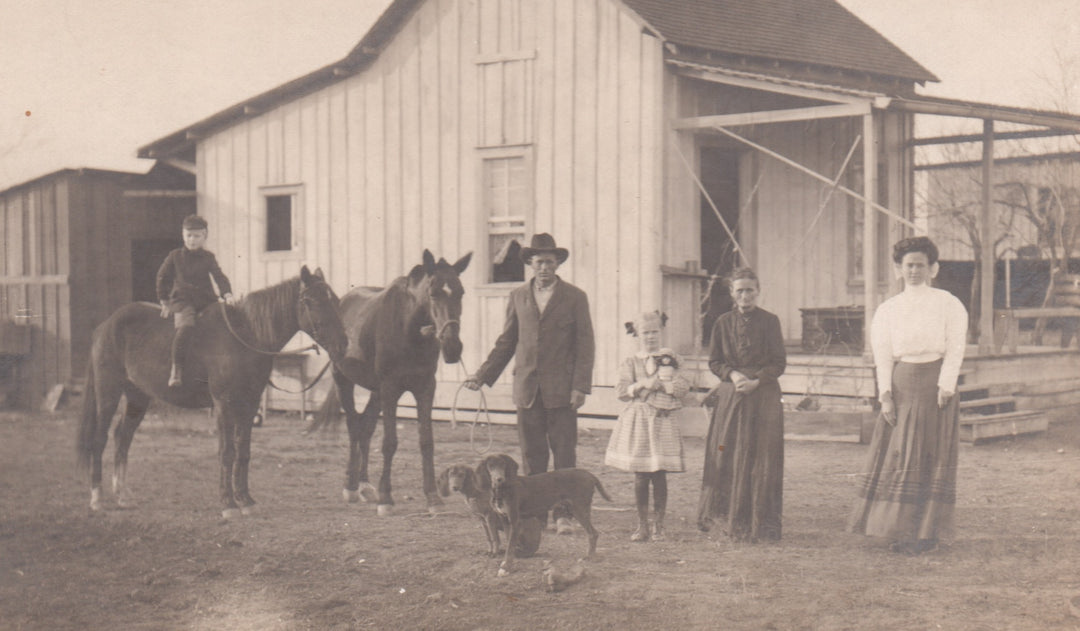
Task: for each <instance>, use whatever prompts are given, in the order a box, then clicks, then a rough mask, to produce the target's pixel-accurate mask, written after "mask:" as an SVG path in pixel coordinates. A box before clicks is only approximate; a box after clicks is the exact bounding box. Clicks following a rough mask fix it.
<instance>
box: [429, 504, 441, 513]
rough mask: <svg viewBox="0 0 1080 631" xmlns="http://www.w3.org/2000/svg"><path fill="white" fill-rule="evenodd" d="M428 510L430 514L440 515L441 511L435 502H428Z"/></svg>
mask: <svg viewBox="0 0 1080 631" xmlns="http://www.w3.org/2000/svg"><path fill="white" fill-rule="evenodd" d="M440 503H441V502H440ZM427 512H428V515H438V514H439V512H440V508H439V507H438V506H436V505H434V504H428V507H427Z"/></svg>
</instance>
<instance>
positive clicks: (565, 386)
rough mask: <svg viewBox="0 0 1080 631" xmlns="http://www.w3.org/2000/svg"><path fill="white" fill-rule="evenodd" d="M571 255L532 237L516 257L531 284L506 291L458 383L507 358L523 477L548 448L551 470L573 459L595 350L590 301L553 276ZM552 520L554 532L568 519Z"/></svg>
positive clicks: (535, 469) (546, 238)
mask: <svg viewBox="0 0 1080 631" xmlns="http://www.w3.org/2000/svg"><path fill="white" fill-rule="evenodd" d="M569 256H570V253H569V252H568V251H567V250H566V248H560V247H557V246H556V245H555V239H554V238H553V237H552V236H551V235H550V234H547V233H541V234H537V235H534V236H533V238H532V241H531V243H530V245H529V247H526V248H522V250H521V260H522V261H523V262H524V263H525V265H526V266H527V267H530V268H532V270H533V278H532V280H531V281H529V282H527V283H525V284H524V285H522V286H520V287H518V288H517V289H515V290H514V291H512V292H511V293H510V302H509V304H508V305H507V309H506V325H505V326H504V327H503V332H502V334H501V335H499V339H498V340H496V341H495V348H493V349H491V353H489V354H488V358H487V361H485V362H484V364H483V365H482V366H480V369H479V370H477V371H476V374H474V375H471V376H470V377H469V378H468V379H466V381H465V387H467V388H469V389H470V390H478V389H479V388H480V386H481V384H487V385H489V386H490V385H491V384H493V383H495V380H496V379H498V378H499V375H500V374H502V371H503V369H504V368H506V365H507V364H508V363H509V362H510V358H511V357H516V358H517V359H516V362H515V368H514V405H515V406H516V407H517V417H518V423H517V426H518V440H519V442H520V444H521V455H522V460H524V463H523V470H524V472H525V474H526V475H533V474H536V473H543V472H545V471H547V469H548V449H549V447H550V451H551V455H552V457H553V460H554V468H555V469H567V468H572V467H574V466H575V465H576V462H577V454H576V452H577V409H578V408H580V407H581V406H582V404H584V403H585V396H586V395H587V394H589V392H590V391H591V390H592V369H593V360H594V355H595V350H596V344H595V342H594V341H593V328H592V319H591V317H590V316H589V300H588V297H586V295H585V292H583V291H582V290H580V289H578V288H577V287H575V286H573V285H571V284H570V283H568V282H566V281H564V280H562V279H560V278H559V277H558V276H557V275H556V274H555V272H556V270H558V269H559V266H560V265H562V264H563V263H564V262H565V261H566V259H567V257H569ZM560 513H561V511H559V510H556V512H555V517H556V520H557V523H558V527H559V531H560V532H564V531H568V530H569V528H570V523H569V519H568V518H566V517H563V516H560Z"/></svg>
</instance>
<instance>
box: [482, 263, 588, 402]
mask: <svg viewBox="0 0 1080 631" xmlns="http://www.w3.org/2000/svg"><path fill="white" fill-rule="evenodd" d="M533 282H534V281H531V280H530V281H529V282H527V283H525V284H524V285H522V286H520V287H518V288H517V289H515V290H514V291H512V292H510V302H509V304H508V305H507V308H506V326H505V327H504V328H503V332H502V334H500V335H499V339H498V340H496V341H495V348H493V349H492V350H491V353H490V354H489V355H488V358H487V361H485V362H484V365H483V366H481V367H480V369H479V370H478V371H477V376H478V377H479V378H480V381H482V382H483V383H486V384H487V385H489V386H490V385H491V384H493V383H495V380H496V379H498V378H499V375H500V374H502V371H503V369H504V368H506V365H507V364H508V363H509V362H510V358H511V357H515V356H516V360H515V364H514V405H516V406H517V407H519V408H527V407H532V406H533V404H534V403H535V401H536V397H537V395H539V396H540V402H541V404H542V405H543V406H544V407H545V408H558V407H567V406H569V405H570V392H571V390H577V391H578V392H581V393H584V394H588V393H589V392H590V391H591V390H592V369H593V361H594V356H595V353H596V343H595V341H594V340H593V328H592V319H591V317H590V316H589V299H588V297H587V296H586V295H585V292H583V291H581V290H580V289H578V288H577V287H574V286H573V285H571V284H570V283H567V282H565V281H563V280H561V279H560V280H559V281H558V282H557V283H556V285H555V289H554V292H553V293H552V296H551V299H550V300H549V301H548V304H547V307H546V308H545V309H544V313H543V314H541V313H540V308H539V306H538V305H537V304H536V297H535V296H534V295H533V287H532V284H533Z"/></svg>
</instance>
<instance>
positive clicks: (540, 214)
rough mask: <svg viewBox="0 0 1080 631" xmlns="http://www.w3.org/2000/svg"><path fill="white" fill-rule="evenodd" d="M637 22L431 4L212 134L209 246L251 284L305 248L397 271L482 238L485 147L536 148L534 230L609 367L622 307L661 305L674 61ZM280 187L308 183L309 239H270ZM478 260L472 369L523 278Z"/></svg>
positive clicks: (538, 4)
mask: <svg viewBox="0 0 1080 631" xmlns="http://www.w3.org/2000/svg"><path fill="white" fill-rule="evenodd" d="M642 26H643V25H642V24H641V23H639V22H638V21H637V20H636V19H635V18H634V17H633V15H632V14H631V13H630V12H629V11H628V10H626V9H625V7H623V6H621V5H620V4H619V3H617V2H610V1H609V0H428V1H427V2H424V3H422V4H421V5H420V6H419V8H418V9H417V10H416V12H415V13H414V14H413V15H412V16H410V17H409V19H408V20H407V21H406V23H405V24H404V26H403V27H402V29H401V30H400V31H399V33H398V34H397V35H396V36H395V37H394V38H393V39H392V40H391V41H390V43H389V44H388V45H387V46H386V48H385V49H384V50H383V51H382V52H381V53H380V55H379V57H378V59H377V60H376V61H374V62H373V64H372V65H371V66H370V67H368V68H366V69H365V70H364V71H363V72H361V73H359V74H358V75H356V76H353V77H350V78H347V79H345V80H343V81H342V82H340V83H338V84H335V85H333V86H329V87H327V88H325V89H323V90H320V91H318V92H315V93H313V94H310V95H308V96H305V97H303V98H300V99H298V100H295V101H292V102H289V103H284V104H282V105H281V106H279V107H277V108H275V109H273V110H271V111H268V112H266V113H265V114H263V115H261V116H257V117H254V118H252V119H250V120H248V121H245V122H243V123H241V124H238V125H236V126H234V127H231V128H229V129H227V130H224V131H222V132H220V133H218V134H216V135H213V136H211V137H209V138H207V139H206V140H204V141H202V142H200V143H199V145H198V158H197V162H198V169H199V172H198V191H199V200H200V202H199V203H200V212H201V213H203V214H205V215H207V217H208V219H209V220H210V223H211V232H210V242H209V243H208V247H209V248H210V249H211V250H213V251H215V252H216V253H217V254H218V257H219V259H220V260H222V261H223V265H225V266H226V267H227V269H226V272H227V273H229V274H231V276H232V279H233V282H234V285H235V286H236V287H237V289H238V290H239V291H241V292H247V291H251V290H252V289H257V288H260V287H264V286H266V285H269V284H272V283H275V282H278V281H280V280H283V279H284V278H286V277H288V276H292V275H295V274H296V273H297V271H298V269H299V266H300V264H302V263H306V264H309V265H313V266H315V265H318V266H321V267H322V268H323V269H324V271H326V272H327V273H328V274H329V278H330V281H331V283H332V285H333V286H334V288H335V289H336V290H337V291H339V292H344V291H346V290H347V289H348V288H349V287H352V286H357V285H384V284H385V283H387V282H389V281H391V280H392V279H393V278H394V277H396V276H399V275H402V274H404V273H407V272H408V270H409V269H410V268H411V267H412V266H413V265H415V264H418V263H419V262H420V260H421V253H422V251H423V250H424V249H425V248H428V249H430V250H431V251H432V252H433V253H434V254H435V255H436V256H437V257H439V256H443V257H446V258H447V259H448V260H450V261H451V262H453V261H455V260H457V258H459V257H460V256H462V255H463V254H465V253H466V252H469V251H477V252H482V251H483V249H484V247H486V245H485V237H484V236H483V233H482V232H481V227H482V226H483V220H484V218H483V217H481V216H480V210H479V209H480V203H479V202H480V198H479V194H480V191H479V184H480V172H479V167H480V155H481V151H482V149H478V148H483V147H502V146H507V145H523V146H527V147H529V148H530V151H531V155H532V160H533V164H534V169H535V170H534V178H535V179H534V186H535V206H534V208H533V210H532V212H533V215H532V219H531V223H530V225H529V226H527V229H528V231H529V232H530V233H533V232H551V233H552V234H553V235H554V236H555V238H556V239H557V240H558V241H559V243H560V244H562V245H565V246H566V247H568V248H570V249H571V256H570V260H569V261H568V262H567V264H566V265H565V266H564V267H563V268H562V269H561V270H560V274H561V275H562V276H563V278H565V279H566V280H568V281H569V282H572V283H574V284H576V285H578V286H580V287H581V288H582V289H584V290H585V291H586V292H587V293H588V295H589V297H590V306H591V308H592V313H593V319H594V325H595V328H596V330H597V338H598V339H597V341H598V353H597V364H596V365H597V369H596V373H595V375H596V380H597V383H601V384H602V383H607V384H611V383H614V380H615V374H616V371H617V362H618V357H619V356H621V355H622V354H624V353H625V352H627V347H628V342H627V340H626V339H625V338H626V336H625V335H624V334H622V333H621V325H620V322H622V321H625V320H628V319H630V318H632V317H633V315H634V314H635V313H636V312H638V311H641V310H643V309H645V308H656V307H658V306H660V305H659V300H660V274H659V271H658V265H659V260H658V254H656V252H657V250H658V248H659V243H660V231H661V229H662V224H661V219H660V212H659V207H660V194H659V189H660V187H661V186H662V177H663V174H662V172H661V164H662V156H660V155H659V150H660V144H661V141H662V138H663V136H662V125H661V115H662V112H661V105H662V99H661V78H662V73H663V65H662V51H661V48H660V44H659V42H658V41H657V40H656V39H655V38H653V37H651V36H649V35H647V34H644V33H643V28H642ZM287 185H295V186H298V187H300V189H301V190H302V193H301V196H302V205H303V209H302V213H303V220H302V223H301V227H300V229H301V234H300V247H299V248H297V251H295V252H293V253H289V254H281V253H273V254H267V253H265V252H264V251H263V247H264V240H265V225H264V223H263V222H264V219H263V217H262V216H261V215H262V213H263V212H264V211H263V209H262V207H261V202H262V197H261V195H262V194H261V189H262V188H263V187H266V186H287ZM485 265H486V262H485V261H483V260H479V259H478V258H474V263H473V264H472V265H471V266H470V269H469V270H467V271H466V273H465V275H464V278H463V282H464V284H465V286H466V296H465V300H466V302H465V305H464V318H463V320H464V321H463V329H462V337H463V341H464V343H465V357H464V359H465V363H466V365H467V366H468V368H469V369H470V370H475V369H476V368H477V367H478V366H479V364H480V362H481V361H482V360H483V357H484V356H485V355H486V353H487V351H488V350H489V349H490V347H491V344H492V342H493V341H494V339H495V337H496V336H497V335H498V333H499V332H500V331H501V328H502V319H503V309H504V306H503V305H504V304H505V299H506V295H507V294H508V292H509V290H510V289H512V287H513V285H512V284H510V285H499V286H486V287H483V291H479V289H481V285H482V281H481V279H482V278H485V276H484V274H483V273H482V269H483V267H484V266H485ZM312 368H313V369H317V368H318V367H317V366H314V365H313V366H312ZM462 374H463V373H461V372H460V369H459V368H458V367H450V368H444V369H443V371H442V373H441V375H440V378H441V379H444V380H457V379H460V377H461V375H462Z"/></svg>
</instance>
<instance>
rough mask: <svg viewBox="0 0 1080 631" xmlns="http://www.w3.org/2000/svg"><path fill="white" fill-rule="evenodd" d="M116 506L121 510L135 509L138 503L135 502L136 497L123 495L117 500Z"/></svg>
mask: <svg viewBox="0 0 1080 631" xmlns="http://www.w3.org/2000/svg"><path fill="white" fill-rule="evenodd" d="M116 505H117V506H119V507H120V508H135V506H137V505H138V502H136V501H135V498H134V497H130V496H128V497H124V496H123V495H121V496H120V497H118V498H116Z"/></svg>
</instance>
